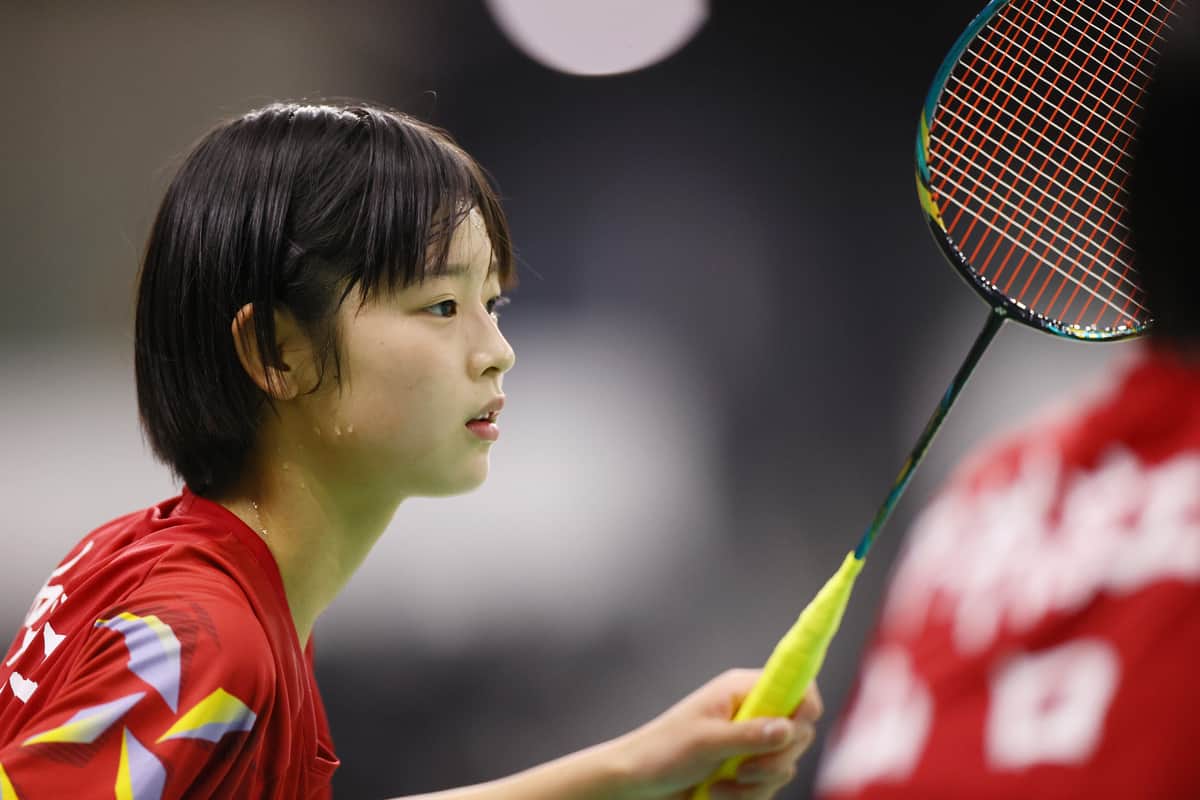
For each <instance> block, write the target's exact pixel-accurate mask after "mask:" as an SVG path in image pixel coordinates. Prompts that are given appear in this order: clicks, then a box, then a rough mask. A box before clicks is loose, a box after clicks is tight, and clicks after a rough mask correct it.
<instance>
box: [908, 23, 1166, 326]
mask: <svg viewBox="0 0 1200 800" xmlns="http://www.w3.org/2000/svg"><path fill="white" fill-rule="evenodd" d="M1176 5H1181V3H1179V2H1178V0H1082V1H1081V2H1073V3H1066V2H1060V1H1059V0H992V2H990V3H988V5H987V6H986V7H985V8H984V9H983V11H981V12H980V13H979V14H978V15H977V16H976V17H975V19H973V20H972V21H971V23H970V24H969V25H968V26H967V28H966V29H965V30H964V31H963V33H962V34H961V35H960V36H959V38H958V39H957V40H956V41H955V43H954V45H953V47H951V49H950V51H949V53H947V55H946V58H945V59H944V60H943V62H942V64H941V66H940V68H939V69H938V71H937V73H936V75H935V77H934V80H933V83H932V84H931V86H930V89H929V92H928V94H927V95H926V99H925V103H924V105H923V106H922V108H921V114H920V118H919V121H918V130H917V142H916V173H917V193H918V198H919V200H920V204H921V208H922V210H923V211H924V214H925V217H926V219H927V221H928V223H929V228H930V231H931V232H932V233H933V236H934V239H935V240H936V241H937V242H938V244H939V245H940V247H941V249H942V251H943V253H944V254H945V255H946V257H947V259H948V260H949V261H950V263H951V264H952V265H953V266H954V267H955V268H956V269H957V271H958V272H959V274H960V275H962V276H963V277H964V278H965V279H966V281H967V283H968V284H970V285H971V286H972V287H973V288H974V289H975V290H976V291H977V292H978V293H979V294H980V295H981V296H982V297H983V299H984V300H985V301H986V302H988V303H989V304H990V305H991V306H992V307H993V308H996V309H998V310H1001V311H1003V312H1004V313H1005V314H1006V315H1007V316H1008V317H1010V318H1012V319H1016V320H1019V321H1021V322H1023V323H1025V324H1027V325H1030V326H1032V327H1034V328H1037V329H1039V330H1043V331H1047V332H1050V333H1053V334H1056V335H1059V336H1064V337H1068V338H1072V339H1080V340H1087V341H1111V340H1116V339H1124V338H1128V337H1132V336H1137V335H1139V334H1141V333H1143V332H1145V330H1146V329H1147V328H1148V327H1149V325H1150V324H1151V323H1152V321H1153V320H1152V318H1151V314H1150V312H1149V310H1148V309H1147V308H1146V306H1145V303H1146V300H1145V293H1144V291H1143V289H1142V287H1141V285H1140V282H1139V278H1138V275H1137V271H1136V269H1135V267H1134V264H1133V262H1134V255H1133V250H1132V248H1131V246H1130V243H1129V226H1128V214H1127V211H1126V201H1127V198H1128V180H1127V178H1128V174H1129V169H1130V163H1129V162H1130V157H1129V152H1130V149H1131V144H1132V142H1133V138H1134V136H1135V134H1136V124H1137V120H1138V111H1139V109H1140V105H1139V103H1138V100H1139V98H1140V97H1141V95H1142V92H1143V91H1144V89H1145V86H1146V83H1147V82H1148V80H1149V77H1150V75H1151V74H1152V71H1153V63H1154V60H1155V58H1156V56H1157V52H1158V47H1159V45H1160V44H1161V39H1162V37H1163V36H1164V35H1165V33H1166V32H1167V31H1168V30H1169V24H1168V18H1169V17H1170V16H1171V15H1172V13H1173V11H1172V8H1173V7H1174V6H1176Z"/></svg>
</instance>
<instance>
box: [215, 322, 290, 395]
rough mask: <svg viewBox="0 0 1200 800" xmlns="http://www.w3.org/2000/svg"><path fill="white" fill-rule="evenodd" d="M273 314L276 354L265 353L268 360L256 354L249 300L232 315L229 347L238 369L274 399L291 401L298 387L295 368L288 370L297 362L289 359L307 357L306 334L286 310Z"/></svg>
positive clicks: (257, 352)
mask: <svg viewBox="0 0 1200 800" xmlns="http://www.w3.org/2000/svg"><path fill="white" fill-rule="evenodd" d="M274 316H275V349H276V351H277V357H276V354H268V359H264V358H263V357H262V355H261V354H260V353H259V348H258V332H257V330H256V329H255V326H254V324H255V318H254V304H253V303H247V304H246V305H244V306H242V307H241V308H239V309H238V312H237V313H236V314H234V316H233V323H232V324H231V325H230V332H231V333H232V334H233V347H234V349H235V350H236V351H237V356H238V361H240V362H241V364H242V369H244V370H246V374H247V375H249V376H250V380H252V381H254V384H255V385H256V386H258V388H259V389H262V390H263V392H264V393H265V394H266V395H267V396H268V397H270V398H273V399H275V400H291V399H293V398H294V397H296V396H297V395H298V394H299V393H300V387H299V386H298V385H297V383H296V376H297V372H298V370H294V369H292V367H293V366H298V364H292V363H289V362H290V361H293V362H294V361H297V360H298V359H300V358H305V357H307V354H308V352H309V348H307V347H306V346H304V345H306V344H307V337H306V336H305V335H304V333H303V331H302V330H301V329H300V326H299V325H298V324H297V323H296V321H295V319H294V318H293V317H292V315H291V314H289V313H288V312H286V311H281V310H276V311H275V315H274Z"/></svg>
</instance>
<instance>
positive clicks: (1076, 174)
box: [693, 0, 1183, 800]
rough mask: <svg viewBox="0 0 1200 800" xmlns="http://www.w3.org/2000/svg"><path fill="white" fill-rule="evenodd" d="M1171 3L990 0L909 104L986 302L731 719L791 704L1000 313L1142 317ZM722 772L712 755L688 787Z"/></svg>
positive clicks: (1121, 327) (927, 183)
mask: <svg viewBox="0 0 1200 800" xmlns="http://www.w3.org/2000/svg"><path fill="white" fill-rule="evenodd" d="M1182 5H1183V3H1182V2H1181V1H1180V0H1081V1H1079V2H1064V1H1063V0H993V2H991V3H989V4H988V5H987V7H986V8H984V10H983V11H982V12H980V14H979V15H978V16H977V17H976V18H975V19H974V20H973V21H972V22H971V24H970V25H968V26H967V29H966V30H965V31H964V32H963V33H962V35H961V36H960V37H959V38H958V41H956V42H955V43H954V46H953V47H952V48H951V50H950V52H949V54H948V55H947V56H946V58H945V60H944V61H943V63H942V65H941V68H940V69H939V70H938V72H937V74H936V76H935V78H934V81H933V84H932V86H931V88H930V90H929V93H928V95H927V98H926V101H925V104H924V106H923V107H922V109H921V114H920V121H919V125H918V135H917V148H916V161H917V192H918V197H919V199H920V203H921V207H922V209H923V210H924V212H925V216H926V218H927V220H928V223H929V227H930V230H931V231H932V233H933V236H934V239H935V240H936V241H937V243H938V244H939V246H940V247H941V249H942V251H943V253H945V255H946V257H947V259H948V260H949V261H950V263H951V264H952V265H953V266H954V267H955V268H956V269H957V270H958V272H959V274H960V275H961V276H962V277H963V278H964V279H965V280H966V281H967V282H968V283H969V284H970V285H971V286H972V287H973V288H974V289H975V290H976V291H977V292H978V293H979V294H980V296H981V297H982V298H983V299H984V301H986V302H987V303H988V305H989V306H990V309H991V310H990V311H989V313H988V315H987V320H986V322H985V323H984V326H983V330H982V331H981V332H980V333H979V335H978V337H976V339H975V342H974V344H973V345H972V347H971V349H970V351H969V352H968V354H967V357H966V359H965V360H964V362H963V364H962V366H961V367H960V368H959V370H958V373H957V374H956V375H955V376H954V379H953V380H952V381H951V383H950V386H949V388H948V389H947V390H946V393H945V394H944V395H943V397H942V399H941V402H940V403H939V404H938V406H937V408H936V409H935V410H934V412H933V415H932V416H931V417H930V419H929V422H928V423H927V424H926V426H925V429H924V431H922V433H921V435H920V437H919V439H918V440H917V443H916V445H915V446H914V447H913V450H912V453H911V454H910V455H909V458H908V460H907V461H906V462H905V464H904V466H903V468H902V469H901V470H900V474H899V475H898V476H897V477H896V480H895V482H894V483H893V484H892V488H891V490H890V491H889V492H888V495H887V497H886V499H885V500H884V502H883V504H882V505H881V506H880V508H879V511H878V513H876V515H875V518H874V519H873V520H872V521H871V524H870V525H869V526H868V528H867V530H866V532H865V533H864V534H863V536H862V539H861V540H860V541H859V543H858V546H857V547H856V548H855V550H854V551H853V552H852V553H850V554H849V555H848V556H847V557H846V560H845V561H844V562H843V564H842V567H841V569H839V570H838V572H837V573H836V574H835V575H834V576H833V578H831V579H830V581H829V582H828V583H827V584H826V585H825V587H824V588H823V589H822V590H821V591H820V592H819V593H818V595H817V597H816V598H815V599H814V600H813V601H812V603H810V604H809V607H808V608H806V609H805V610H804V612H803V613H802V614H801V615H800V618H799V619H798V620H797V621H796V623H795V625H794V626H793V627H792V629H791V630H790V631H789V632H788V633H787V634H786V635H785V636H784V637H783V639H782V640H781V641H780V642H779V644H778V645H777V646H776V648H775V651H774V653H772V655H771V657H770V659H769V660H768V661H767V664H766V666H765V667H764V670H763V674H762V677H761V678H760V680H759V683H758V684H757V685H756V686H755V687H754V690H753V691H752V692H751V694H750V696H749V697H747V699H746V701H745V702H744V703H743V704H742V706H741V708H740V709H739V711H738V713H737V716H736V719H747V718H750V717H756V716H787V715H789V714H791V713H792V712H793V711H794V710H795V708H796V705H797V704H798V703H799V701H800V698H802V697H803V695H804V691H805V690H806V689H807V687H808V684H809V683H810V682H811V681H812V679H813V677H814V676H815V675H816V674H817V672H818V671H819V670H820V667H821V663H822V662H823V661H824V657H825V651H826V648H827V647H828V645H829V642H830V641H831V640H832V638H833V635H834V633H835V632H836V631H837V627H838V624H839V623H840V621H841V617H842V612H843V611H844V609H845V606H846V602H847V600H848V599H849V595H850V590H851V588H852V585H853V582H854V579H855V577H856V576H857V575H858V573H859V571H860V570H861V569H862V564H863V560H864V559H865V558H866V554H867V552H868V551H869V550H870V548H871V544H872V543H873V542H874V540H875V536H876V535H877V534H878V533H879V530H880V529H881V528H882V527H883V525H884V523H885V522H886V521H887V519H888V517H890V516H891V512H892V509H893V508H894V507H895V505H896V502H897V501H898V500H899V499H900V496H901V495H902V494H903V493H904V490H905V488H906V487H907V486H908V482H909V480H910V479H911V478H912V474H913V472H914V470H915V469H916V468H917V465H918V464H920V462H921V460H922V458H923V457H924V455H925V451H926V450H927V449H928V447H929V444H930V443H931V442H932V441H933V437H934V435H935V434H936V433H937V431H938V429H939V428H940V427H941V424H942V422H943V421H944V420H945V418H946V415H947V413H948V412H949V411H950V408H951V406H952V405H953V404H954V401H955V400H956V399H957V397H958V395H959V392H960V391H961V390H962V388H963V386H964V385H965V384H966V381H967V379H968V378H969V377H970V375H971V372H972V371H973V370H974V368H975V365H976V364H977V363H978V362H979V359H980V357H981V356H982V355H983V353H984V351H985V350H986V349H987V346H988V345H989V344H990V343H991V340H992V338H993V337H994V336H995V334H996V332H997V331H998V330H999V328H1000V325H1001V324H1003V322H1004V320H1006V319H1010V318H1011V319H1015V320H1018V321H1020V322H1023V323H1025V324H1027V325H1030V326H1031V327H1033V328H1036V329H1038V330H1042V331H1046V332H1049V333H1052V334H1055V335H1058V336H1063V337H1068V338H1072V339H1078V340H1086V341H1114V340H1119V339H1125V338H1129V337H1132V336H1137V335H1139V334H1141V333H1143V332H1144V331H1145V330H1146V328H1147V326H1148V325H1149V324H1150V322H1151V318H1150V313H1149V311H1148V309H1147V308H1146V307H1145V305H1144V303H1145V295H1144V292H1143V290H1142V288H1141V286H1140V285H1139V283H1138V275H1137V273H1136V271H1135V270H1134V267H1133V250H1132V246H1131V244H1130V241H1129V225H1128V220H1127V213H1126V200H1127V196H1128V187H1127V182H1128V177H1129V171H1130V164H1129V158H1130V157H1129V153H1130V145H1131V144H1132V142H1133V139H1134V135H1135V133H1136V125H1137V120H1138V119H1139V112H1140V110H1141V106H1140V104H1139V100H1140V98H1141V96H1142V93H1143V91H1144V90H1145V87H1146V84H1147V82H1148V81H1149V79H1150V76H1151V74H1152V73H1153V69H1154V63H1155V61H1156V58H1157V56H1158V53H1159V47H1160V46H1161V42H1162V39H1163V37H1164V36H1165V35H1166V34H1167V33H1168V31H1169V30H1170V20H1171V18H1172V17H1173V16H1175V15H1176V13H1177V9H1178V8H1179V7H1182ZM737 768H738V762H737V761H734V760H731V761H728V762H726V763H725V764H724V765H723V766H722V768H721V769H720V770H719V771H718V772H717V773H716V774H715V775H713V776H712V777H711V778H710V779H709V780H708V781H706V782H705V783H704V784H703V785H701V786H700V787H699V788H698V789H697V790H696V792H695V794H694V795H693V797H694V798H697V800H699V799H701V798H708V796H709V791H708V787H709V786H710V785H711V784H712V782H713V781H715V780H718V779H724V778H730V777H734V776H736V774H737Z"/></svg>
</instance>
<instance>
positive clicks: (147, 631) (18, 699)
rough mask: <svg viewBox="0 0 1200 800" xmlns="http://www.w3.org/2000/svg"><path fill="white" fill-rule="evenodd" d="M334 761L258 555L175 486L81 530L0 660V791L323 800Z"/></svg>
mask: <svg viewBox="0 0 1200 800" xmlns="http://www.w3.org/2000/svg"><path fill="white" fill-rule="evenodd" d="M337 764H338V762H337V758H336V757H335V756H334V754H333V748H332V743H331V739H330V736H329V726H328V722H327V721H326V718H325V711H324V708H323V706H322V704H321V699H320V695H319V694H318V692H317V687H316V682H315V679H314V677H313V672H312V649H311V646H310V647H309V648H308V650H307V651H305V650H304V649H303V648H301V646H300V643H299V641H298V639H297V636H296V631H295V626H294V625H293V623H292V617H291V613H290V611H289V609H288V605H287V598H286V596H285V594H284V589H283V582H282V579H281V578H280V575H279V570H278V568H277V567H276V564H275V560H274V558H273V557H272V556H271V553H270V551H269V550H268V549H267V546H266V544H265V542H263V540H262V539H261V538H260V537H259V536H258V535H257V534H255V533H254V532H253V531H252V530H250V529H249V528H248V527H246V525H245V524H244V523H243V522H242V521H241V520H239V519H238V518H237V517H236V516H234V515H233V514H231V513H230V512H229V511H227V510H226V509H224V508H223V507H221V506H219V505H217V504H216V503H213V502H210V501H208V500H206V499H204V498H202V497H198V496H196V495H194V494H192V493H191V492H189V491H187V490H186V489H185V490H184V492H183V494H182V495H181V496H179V497H175V498H172V499H170V500H166V501H164V502H162V503H160V504H158V505H157V506H154V507H152V508H150V509H147V510H145V511H142V512H139V513H136V514H131V515H128V516H125V517H122V518H120V519H117V520H115V521H113V522H110V523H109V524H107V525H105V526H103V527H102V528H99V529H98V530H96V531H94V532H92V533H91V534H89V535H88V536H87V537H86V538H84V539H83V541H81V542H80V543H79V545H78V546H76V547H75V549H74V550H73V551H71V553H70V554H69V555H68V556H67V558H66V560H64V561H63V562H62V563H61V564H60V565H59V566H58V568H57V569H55V570H54V572H53V573H51V575H50V578H49V580H48V581H47V582H46V585H45V586H43V587H42V589H41V591H40V592H38V594H37V597H36V598H35V600H34V602H33V606H32V607H31V608H30V610H29V614H28V615H27V616H26V618H25V627H24V629H23V630H22V631H21V633H20V634H18V636H17V638H16V641H14V642H13V645H12V647H11V648H10V649H9V651H8V654H7V655H6V656H5V659H4V661H3V663H2V664H0V800H11V798H19V799H20V800H44V799H47V800H58V798H64V797H70V798H75V799H76V800H89V799H90V798H105V799H106V800H108V799H109V798H113V797H116V798H118V800H166V799H167V798H178V797H188V798H209V797H212V798H217V797H219V798H255V800H257V799H258V798H278V800H297V799H298V798H300V799H309V798H328V797H329V796H330V778H331V776H332V774H333V771H334V769H335V768H336V767H337Z"/></svg>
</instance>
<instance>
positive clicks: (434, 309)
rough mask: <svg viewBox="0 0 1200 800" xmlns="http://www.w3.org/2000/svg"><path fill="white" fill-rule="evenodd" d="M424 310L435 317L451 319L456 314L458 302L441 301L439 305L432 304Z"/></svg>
mask: <svg viewBox="0 0 1200 800" xmlns="http://www.w3.org/2000/svg"><path fill="white" fill-rule="evenodd" d="M425 310H426V311H428V312H429V313H431V314H433V315H434V316H436V317H453V316H454V315H455V314H457V313H458V301H457V300H443V301H442V302H440V303H434V304H433V305H431V306H429V307H427V308H426V309H425Z"/></svg>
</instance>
